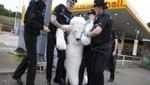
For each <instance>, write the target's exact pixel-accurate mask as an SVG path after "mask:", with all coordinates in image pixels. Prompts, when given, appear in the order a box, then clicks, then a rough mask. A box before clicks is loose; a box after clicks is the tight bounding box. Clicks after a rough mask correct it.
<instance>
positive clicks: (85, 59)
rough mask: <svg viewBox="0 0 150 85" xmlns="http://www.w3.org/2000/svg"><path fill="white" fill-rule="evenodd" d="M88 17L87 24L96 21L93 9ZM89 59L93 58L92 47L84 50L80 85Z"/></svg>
mask: <svg viewBox="0 0 150 85" xmlns="http://www.w3.org/2000/svg"><path fill="white" fill-rule="evenodd" d="M87 15H88V20H87V23H89V21H94V19H95V15H96V13H95V11H94V10H93V9H91V10H90V11H88V13H87ZM89 57H91V46H90V45H88V46H84V48H83V58H82V61H81V65H80V69H79V85H82V82H83V78H84V72H85V68H86V67H87V65H88V64H89V63H88V61H89V60H88V59H89Z"/></svg>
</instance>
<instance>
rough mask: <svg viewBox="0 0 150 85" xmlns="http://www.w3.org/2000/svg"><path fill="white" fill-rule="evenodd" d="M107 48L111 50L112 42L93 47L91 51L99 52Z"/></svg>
mask: <svg viewBox="0 0 150 85" xmlns="http://www.w3.org/2000/svg"><path fill="white" fill-rule="evenodd" d="M105 48H111V44H110V42H107V43H103V44H97V45H91V50H93V51H99V50H100V49H105Z"/></svg>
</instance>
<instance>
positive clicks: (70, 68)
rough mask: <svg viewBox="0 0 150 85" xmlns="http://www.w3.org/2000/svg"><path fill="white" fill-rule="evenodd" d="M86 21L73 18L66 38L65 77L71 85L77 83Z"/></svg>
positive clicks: (76, 84)
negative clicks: (82, 36)
mask: <svg viewBox="0 0 150 85" xmlns="http://www.w3.org/2000/svg"><path fill="white" fill-rule="evenodd" d="M85 24H86V21H85V19H84V18H82V17H74V18H73V19H72V20H71V22H70V26H71V31H70V34H69V36H68V42H69V44H68V45H67V49H66V60H65V68H66V77H67V79H69V82H70V83H71V85H78V82H79V67H80V64H81V60H82V53H83V44H82V43H81V41H80V39H81V35H82V33H83V31H84V28H85Z"/></svg>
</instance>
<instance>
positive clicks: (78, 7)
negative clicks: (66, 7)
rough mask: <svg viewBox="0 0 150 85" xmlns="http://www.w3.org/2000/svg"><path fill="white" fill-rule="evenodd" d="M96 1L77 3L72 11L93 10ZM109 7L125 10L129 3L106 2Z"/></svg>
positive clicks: (124, 1) (123, 0) (111, 0)
mask: <svg viewBox="0 0 150 85" xmlns="http://www.w3.org/2000/svg"><path fill="white" fill-rule="evenodd" d="M85 1H86V0H85ZM93 2H94V0H91V1H90V2H82V3H77V4H76V5H75V7H74V8H73V9H72V11H86V10H90V9H93V4H94V3H93ZM106 3H107V6H108V8H109V9H119V8H125V7H126V4H127V1H126V0H106ZM54 8H55V7H54V6H53V7H52V11H53V10H54Z"/></svg>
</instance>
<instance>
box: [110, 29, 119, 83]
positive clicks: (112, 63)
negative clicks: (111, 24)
mask: <svg viewBox="0 0 150 85" xmlns="http://www.w3.org/2000/svg"><path fill="white" fill-rule="evenodd" d="M111 45H112V52H111V56H110V58H109V62H108V68H109V72H110V78H109V80H108V82H113V80H114V79H115V74H114V73H115V67H116V54H117V47H118V34H117V31H116V29H114V30H113V31H112V33H111Z"/></svg>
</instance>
